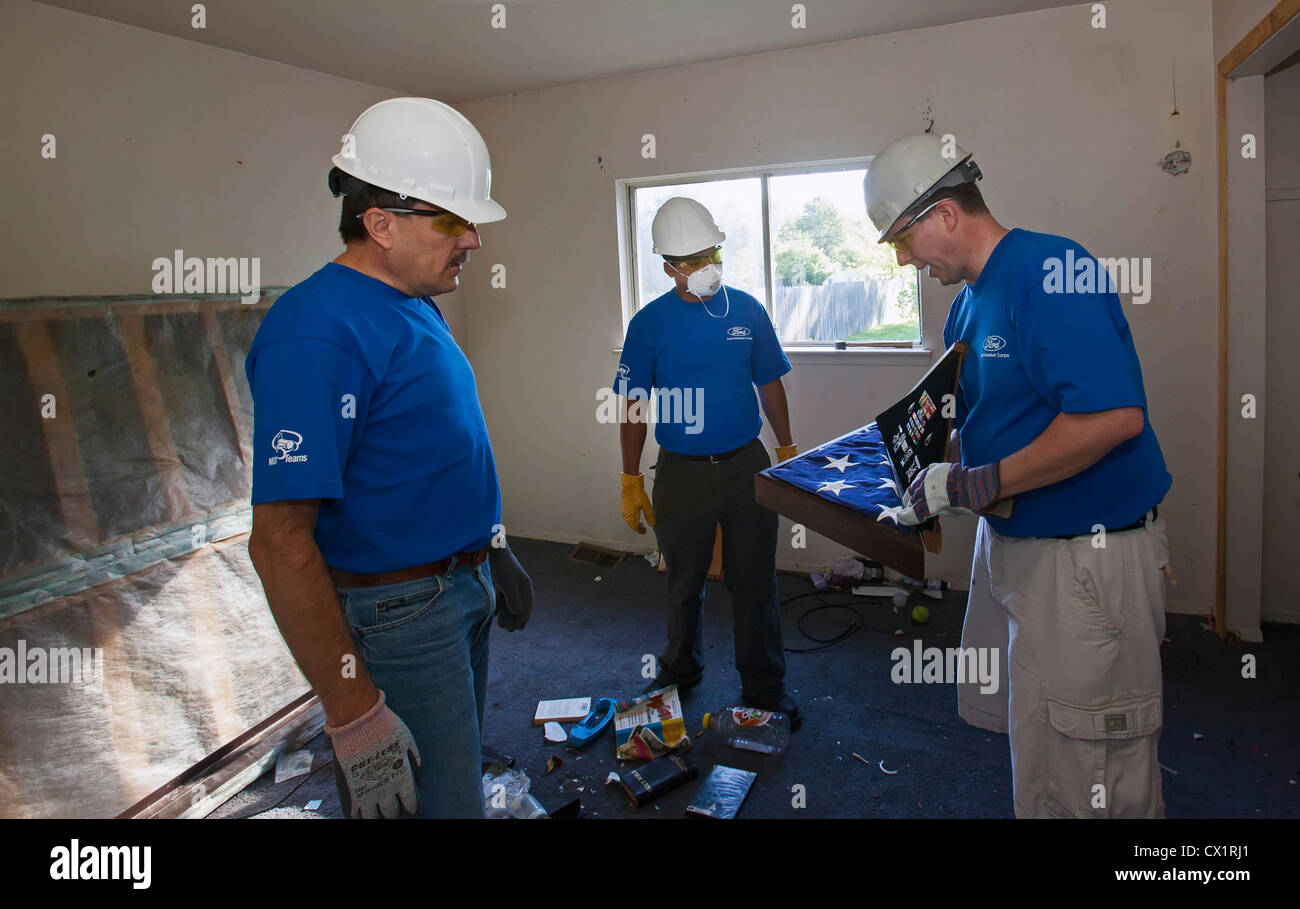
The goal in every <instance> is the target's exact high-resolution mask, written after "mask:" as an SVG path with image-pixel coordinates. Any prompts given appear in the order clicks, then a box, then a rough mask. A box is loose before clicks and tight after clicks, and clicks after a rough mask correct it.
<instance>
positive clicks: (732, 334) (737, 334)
mask: <svg viewBox="0 0 1300 909" xmlns="http://www.w3.org/2000/svg"><path fill="white" fill-rule="evenodd" d="M727 340H729V341H730V340H735V341H748V340H750V336H749V329H748V328H745V327H744V326H743V325H733V326H731V327H730V328H728V329H727Z"/></svg>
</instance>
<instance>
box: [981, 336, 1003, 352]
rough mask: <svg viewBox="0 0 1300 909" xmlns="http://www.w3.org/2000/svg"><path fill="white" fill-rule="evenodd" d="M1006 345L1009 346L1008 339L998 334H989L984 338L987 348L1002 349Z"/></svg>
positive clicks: (985, 347)
mask: <svg viewBox="0 0 1300 909" xmlns="http://www.w3.org/2000/svg"><path fill="white" fill-rule="evenodd" d="M1006 346H1007V341H1006V339H1005V338H1003V337H1000V336H998V335H989V336H988V337H987V338H985V339H984V349H985V350H1001V349H1002V348H1004V347H1006Z"/></svg>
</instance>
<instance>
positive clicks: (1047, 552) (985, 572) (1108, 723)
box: [957, 512, 1169, 818]
mask: <svg viewBox="0 0 1300 909" xmlns="http://www.w3.org/2000/svg"><path fill="white" fill-rule="evenodd" d="M1097 542H1099V538H1098V537H1095V536H1091V535H1088V536H1081V537H1075V538H1074V539H1070V540H1060V539H1052V538H1039V537H1028V538H1021V537H1007V536H1001V535H999V534H998V533H997V532H995V531H994V530H993V529H992V528H991V527H990V526H989V523H988V521H987V520H985V519H983V518H981V519H980V522H979V530H978V532H977V534H976V539H975V558H974V562H973V564H972V566H971V590H970V600H969V602H968V604H967V607H966V621H965V625H964V627H963V629H962V641H961V644H962V649H963V650H965V649H967V648H971V647H976V648H979V647H989V648H996V649H997V654H998V660H999V676H998V677H999V678H1000V679H1003V680H1005V681H1004V683H1003V685H1002V689H1001V690H999V691H996V692H989V693H987V694H982V693H981V692H980V686H979V685H978V684H975V683H963V682H961V681H960V680H959V682H958V686H957V713H958V714H959V715H960V716H961V718H962V719H964V720H966V722H968V723H970V724H971V725H973V726H978V727H980V728H982V729H989V730H992V731H994V732H1009V733H1010V739H1011V777H1012V790H1013V795H1014V799H1015V811H1016V817H1147V818H1151V817H1164V813H1165V803H1164V798H1163V797H1162V796H1161V793H1160V765H1159V763H1158V761H1157V758H1156V745H1157V743H1158V741H1159V738H1160V726H1161V721H1162V716H1163V704H1162V700H1161V698H1162V677H1161V670H1160V642H1161V640H1162V639H1163V638H1164V633H1165V583H1166V580H1165V576H1164V573H1163V571H1162V569H1163V567H1164V565H1165V564H1166V563H1167V562H1168V561H1169V542H1168V538H1167V537H1166V534H1165V522H1164V519H1163V518H1160V517H1157V518H1154V519H1153V518H1152V516H1151V514H1150V512H1148V513H1147V516H1146V520H1145V523H1144V526H1143V527H1140V528H1138V529H1136V530H1128V531H1123V532H1117V533H1107V534H1106V535H1105V547H1104V548H1101V547H1099V546H1098V545H1097Z"/></svg>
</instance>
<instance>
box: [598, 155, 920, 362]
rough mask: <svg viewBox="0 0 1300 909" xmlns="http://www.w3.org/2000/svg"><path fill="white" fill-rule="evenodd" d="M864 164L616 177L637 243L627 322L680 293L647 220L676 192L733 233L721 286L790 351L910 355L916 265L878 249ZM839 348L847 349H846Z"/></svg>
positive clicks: (916, 329)
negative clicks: (758, 315) (765, 320)
mask: <svg viewBox="0 0 1300 909" xmlns="http://www.w3.org/2000/svg"><path fill="white" fill-rule="evenodd" d="M866 164H867V161H866V160H855V161H851V162H849V161H837V162H826V163H823V164H808V165H798V166H790V167H781V168H765V169H762V170H748V171H729V172H717V173H711V174H695V175H691V176H690V177H689V178H686V177H676V178H661V179H658V180H625V181H620V188H621V190H623V191H625V192H626V194H627V195H626V206H627V207H626V215H627V217H626V223H625V229H626V230H627V233H626V236H627V237H628V238H629V247H630V249H629V251H628V252H629V255H628V262H629V264H630V268H629V281H628V284H629V291H630V293H629V294H628V296H630V297H631V298H632V301H633V304H634V305H633V306H632V308H631V311H630V312H628V313H627V315H628V317H630V316H631V315H632V313H633V312H635V311H636V310H637V309H640V308H641V307H642V306H645V305H646V304H647V303H649V302H650V301H651V300H653V299H655V298H656V297H658V296H660V295H662V294H663V293H664V292H666V291H668V290H671V289H672V279H671V278H669V277H668V276H667V275H665V274H664V270H663V258H662V257H660V256H658V255H655V254H654V252H652V249H653V243H652V242H651V238H650V223H651V221H653V220H654V216H655V212H656V211H658V210H659V206H660V205H662V204H663V203H664V202H665V201H667V200H668V199H670V198H672V197H673V196H688V197H690V198H692V199H695V200H697V201H698V202H700V203H702V204H703V205H704V206H705V207H707V208H708V209H709V211H710V212H712V213H713V217H714V220H716V221H717V223H718V227H720V228H721V229H722V230H723V232H724V233H725V234H726V235H727V239H726V240H725V241H724V242H723V244H722V252H723V280H724V281H726V283H727V284H729V285H730V286H732V287H738V288H740V289H741V290H744V291H746V292H748V293H750V294H753V295H754V296H755V297H756V298H758V300H760V301H761V302H763V303H764V305H766V306H767V310H768V314H769V316H771V319H772V324H773V325H774V326H775V327H776V331H777V336H778V337H779V338H780V339H781V343H782V344H783V345H785V346H787V347H800V346H804V347H826V346H828V345H835V346H845V347H875V346H887V347H913V346H916V345H917V344H918V343H919V342H920V339H921V329H920V326H921V318H920V288H919V278H918V275H917V272H916V269H915V268H913V267H912V266H910V265H909V266H902V267H900V266H899V265H898V263H897V260H896V259H895V258H894V252H893V250H892V249H890V248H889V246H888V245H885V244H877V243H876V242H875V240H876V231H875V229H874V228H873V227H872V226H871V223H870V222H869V221H868V220H867V213H866V207H865V204H864V202H863V199H862V178H863V176H864V175H865V174H866ZM841 342H843V343H842V345H841Z"/></svg>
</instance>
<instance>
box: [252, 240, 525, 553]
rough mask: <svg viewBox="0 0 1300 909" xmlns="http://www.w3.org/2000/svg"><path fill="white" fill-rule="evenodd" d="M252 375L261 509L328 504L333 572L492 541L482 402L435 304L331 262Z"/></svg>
mask: <svg viewBox="0 0 1300 909" xmlns="http://www.w3.org/2000/svg"><path fill="white" fill-rule="evenodd" d="M244 370H245V372H246V374H247V376H248V384H249V387H250V388H252V391H253V496H252V498H253V504H254V505H259V504H261V503H263V502H277V501H283V500H288V499H322V500H323V501H322V502H321V508H320V512H319V515H318V517H317V520H316V543H317V545H318V546H320V550H321V553H322V554H323V555H324V557H325V562H326V563H327V564H328V565H331V566H333V567H335V568H341V569H343V570H345V571H352V572H357V573H362V574H376V573H379V572H384V571H396V570H398V569H400V568H409V567H411V566H413V565H422V564H424V563H426V562H433V561H437V560H439V559H442V558H445V557H447V556H449V555H452V554H454V553H457V552H465V551H470V550H475V549H480V548H482V547H484V546H486V545H487V544H488V542H489V541H490V540H491V537H492V536H493V525H495V524H497V523H498V522H499V521H500V519H501V492H500V487H499V486H498V485H497V472H496V464H495V462H494V461H493V458H492V446H491V444H490V442H489V441H488V432H487V425H486V423H485V422H484V420H483V411H482V408H481V407H480V406H479V400H478V388H477V386H476V385H475V382H474V372H473V370H472V369H471V368H470V365H469V361H468V360H467V359H465V355H464V353H462V352H461V349H460V347H459V346H457V344H456V341H455V340H454V339H453V338H452V336H451V331H450V330H449V329H448V327H447V321H446V319H444V318H443V315H442V313H441V312H440V311H439V310H438V307H437V306H436V305H435V304H434V303H433V301H432V300H431V299H428V298H413V297H407V296H406V295H405V294H403V293H402V292H401V291H399V290H397V289H396V288H394V287H391V286H389V285H388V284H385V283H384V282H382V281H379V280H377V279H375V278H371V277H369V276H367V275H363V274H361V273H360V272H358V271H356V270H354V269H351V268H348V267H346V266H343V265H338V264H335V263H333V262H331V263H329V264H328V265H326V266H325V267H324V268H322V269H320V271H318V272H316V273H315V274H314V275H312V276H311V277H309V278H308V279H307V280H305V281H303V282H302V283H301V284H298V285H296V286H294V287H291V288H290V289H289V290H288V291H286V292H285V293H284V294H283V295H282V296H281V297H280V299H278V300H276V301H275V304H274V305H273V306H272V307H271V309H270V311H269V312H268V313H267V314H266V318H265V319H264V320H263V322H262V325H261V327H260V328H259V329H258V332H257V337H255V338H254V339H253V344H252V347H251V348H250V349H249V352H248V359H247V360H246V361H245V363H244Z"/></svg>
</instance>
